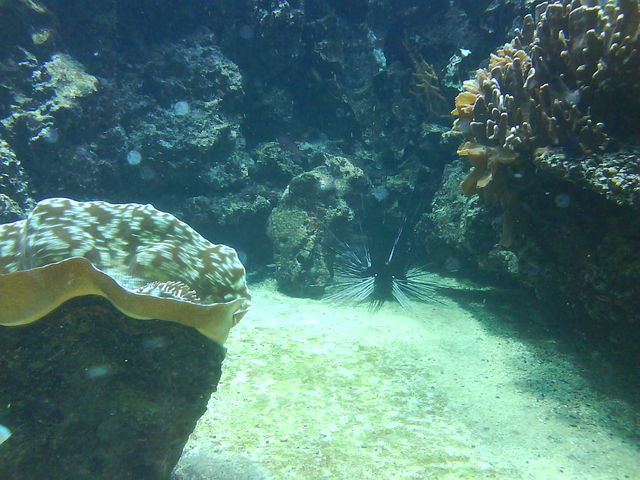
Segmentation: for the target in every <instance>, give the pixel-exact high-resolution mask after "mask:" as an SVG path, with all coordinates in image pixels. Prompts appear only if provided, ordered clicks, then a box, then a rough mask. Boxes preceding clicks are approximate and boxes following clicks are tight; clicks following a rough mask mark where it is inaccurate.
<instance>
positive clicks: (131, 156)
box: [127, 150, 142, 166]
mask: <svg viewBox="0 0 640 480" xmlns="http://www.w3.org/2000/svg"><path fill="white" fill-rule="evenodd" d="M140 162H142V154H141V153H140V152H139V151H138V150H130V151H129V153H127V163H128V164H129V165H131V166H136V165H140Z"/></svg>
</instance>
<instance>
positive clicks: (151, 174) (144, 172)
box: [140, 166, 156, 182]
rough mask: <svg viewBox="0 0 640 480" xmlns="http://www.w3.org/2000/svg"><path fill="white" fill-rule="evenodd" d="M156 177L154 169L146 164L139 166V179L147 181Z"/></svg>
mask: <svg viewBox="0 0 640 480" xmlns="http://www.w3.org/2000/svg"><path fill="white" fill-rule="evenodd" d="M154 178H156V171H155V170H154V169H153V168H151V167H148V166H143V167H140V179H141V180H143V181H145V182H149V181H151V180H153V179H154Z"/></svg>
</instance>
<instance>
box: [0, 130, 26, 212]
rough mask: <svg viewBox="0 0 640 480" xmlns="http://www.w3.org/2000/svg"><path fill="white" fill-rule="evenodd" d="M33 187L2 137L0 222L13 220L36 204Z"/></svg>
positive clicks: (0, 144)
mask: <svg viewBox="0 0 640 480" xmlns="http://www.w3.org/2000/svg"><path fill="white" fill-rule="evenodd" d="M32 195H33V188H32V186H31V182H30V180H29V177H28V176H27V174H26V173H25V171H24V169H23V168H22V165H21V163H20V162H19V161H18V158H17V157H16V155H15V153H14V152H13V150H11V148H10V147H9V144H7V142H5V141H4V140H3V139H2V138H0V197H1V198H2V200H1V201H0V223H4V222H13V221H15V220H18V219H19V218H22V217H23V216H24V210H25V209H30V208H32V207H33V205H34V201H33V199H32V198H31V196H32Z"/></svg>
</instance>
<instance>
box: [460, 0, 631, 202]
mask: <svg viewBox="0 0 640 480" xmlns="http://www.w3.org/2000/svg"><path fill="white" fill-rule="evenodd" d="M463 87H464V91H463V92H462V93H460V94H459V95H458V96H457V98H456V101H455V109H454V111H453V112H452V114H453V115H456V116H457V117H458V118H457V120H456V122H455V124H454V128H455V129H457V130H459V131H461V132H462V133H463V134H464V135H465V137H466V138H467V142H466V143H465V144H463V145H462V146H461V147H460V149H459V150H458V154H460V155H462V156H466V157H468V159H469V161H470V163H471V164H472V166H473V169H472V171H471V173H470V174H469V176H468V177H467V178H466V179H465V180H464V182H463V183H462V189H463V191H464V193H465V194H467V195H473V194H480V195H481V196H484V197H489V198H493V199H496V198H497V199H499V198H501V196H502V194H503V193H505V192H509V197H510V198H512V197H513V191H509V184H510V182H509V179H508V178H509V173H510V168H511V166H515V165H518V164H520V165H522V164H526V165H530V164H531V158H532V155H533V153H534V151H535V150H536V148H540V147H547V146H560V147H570V148H572V149H576V150H577V149H578V148H579V149H581V150H582V152H584V153H589V152H593V151H598V150H601V149H603V148H604V147H605V146H606V145H607V143H608V142H609V140H610V136H611V135H614V136H615V135H619V134H620V129H619V126H620V125H621V124H623V123H624V121H621V120H620V118H621V117H622V118H625V112H634V113H635V114H637V110H638V108H640V14H639V7H638V0H621V1H619V2H615V1H613V0H606V1H605V0H601V1H597V0H557V1H554V2H542V3H540V4H539V5H538V6H537V7H536V10H535V14H534V15H527V16H526V17H525V18H524V23H523V26H522V29H521V30H518V31H517V32H516V36H515V38H514V39H513V40H512V41H511V42H510V43H508V44H506V45H504V46H503V47H501V48H499V49H498V50H497V51H496V52H495V53H493V54H492V55H491V57H490V59H489V65H488V68H484V69H480V70H478V71H477V72H476V75H475V78H474V79H471V80H468V81H466V82H465V83H464V86H463ZM480 153H482V154H480Z"/></svg>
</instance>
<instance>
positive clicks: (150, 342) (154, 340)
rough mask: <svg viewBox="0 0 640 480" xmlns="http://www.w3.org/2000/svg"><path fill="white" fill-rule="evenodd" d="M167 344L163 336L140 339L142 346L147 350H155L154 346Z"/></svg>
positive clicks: (158, 346) (159, 346)
mask: <svg viewBox="0 0 640 480" xmlns="http://www.w3.org/2000/svg"><path fill="white" fill-rule="evenodd" d="M166 344H167V339H166V338H164V337H151V338H146V339H144V340H143V341H142V348H144V349H148V350H155V349H156V348H161V347H164V346H165V345H166Z"/></svg>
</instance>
